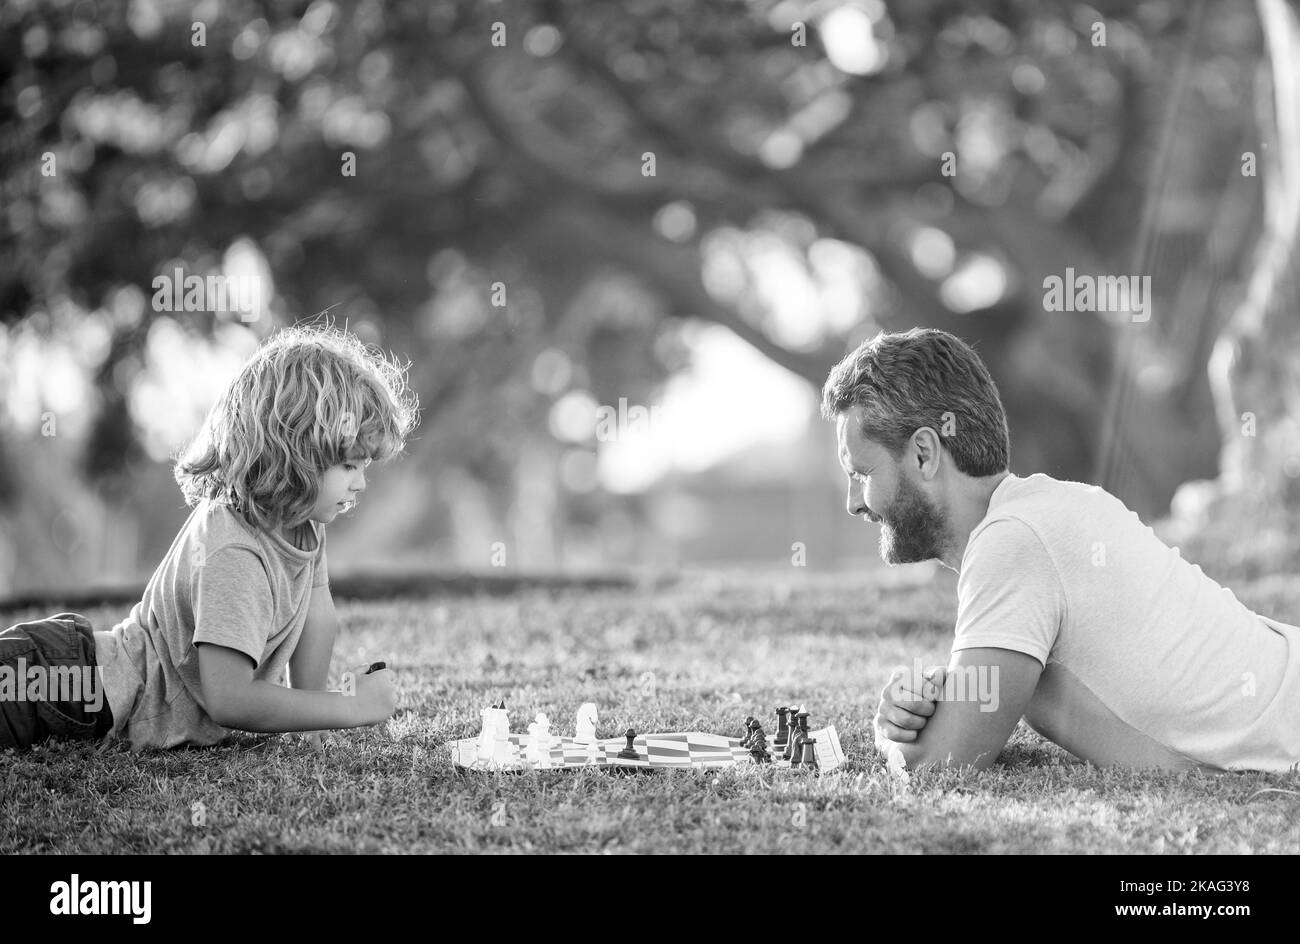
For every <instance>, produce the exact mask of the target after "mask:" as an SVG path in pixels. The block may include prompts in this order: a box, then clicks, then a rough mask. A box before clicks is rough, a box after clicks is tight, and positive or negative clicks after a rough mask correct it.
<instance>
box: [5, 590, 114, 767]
mask: <svg viewBox="0 0 1300 944" xmlns="http://www.w3.org/2000/svg"><path fill="white" fill-rule="evenodd" d="M112 729H113V712H112V711H111V710H109V707H108V695H107V693H106V692H105V690H104V680H103V678H102V677H101V675H100V673H99V671H98V670H97V666H96V663H95V633H94V630H92V629H91V627H90V621H89V620H87V619H86V618H85V617H84V616H79V615H77V614H76V613H60V614H58V615H57V616H51V617H49V618H48V619H43V620H34V621H32V622H30V623H18V624H17V625H14V626H10V627H9V628H8V629H6V630H4V631H3V632H0V750H4V749H5V748H8V747H16V748H26V747H30V746H31V745H32V744H35V743H36V742H38V741H44V740H45V739H46V738H52V737H57V738H72V739H80V740H85V739H88V738H95V739H98V738H101V737H103V736H104V735H105V734H107V733H108V732H109V731H111V730H112Z"/></svg>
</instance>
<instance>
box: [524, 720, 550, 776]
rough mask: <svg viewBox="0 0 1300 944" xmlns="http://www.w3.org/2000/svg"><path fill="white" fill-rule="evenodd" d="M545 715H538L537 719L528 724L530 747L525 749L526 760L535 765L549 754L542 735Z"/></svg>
mask: <svg viewBox="0 0 1300 944" xmlns="http://www.w3.org/2000/svg"><path fill="white" fill-rule="evenodd" d="M544 717H546V716H545V715H538V716H537V720H536V721H534V722H532V723H531V724H529V725H528V747H527V749H526V750H525V751H524V760H526V761H528V763H530V764H532V765H533V766H538V765H540V764H541V762H542V758H543V757H544V756H549V754H550V751H549V750H547V747H546V744H545V742H544V741H543V735H542V723H541V722H542V719H543V718H544Z"/></svg>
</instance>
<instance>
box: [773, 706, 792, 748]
mask: <svg viewBox="0 0 1300 944" xmlns="http://www.w3.org/2000/svg"><path fill="white" fill-rule="evenodd" d="M789 743H790V709H789V708H787V707H786V706H785V705H782V706H781V707H780V708H778V709H776V734H775V735H774V736H773V739H772V745H773V746H774V747H775V748H777V750H781V749H782V748H784V747H785V746H786V745H787V744H789Z"/></svg>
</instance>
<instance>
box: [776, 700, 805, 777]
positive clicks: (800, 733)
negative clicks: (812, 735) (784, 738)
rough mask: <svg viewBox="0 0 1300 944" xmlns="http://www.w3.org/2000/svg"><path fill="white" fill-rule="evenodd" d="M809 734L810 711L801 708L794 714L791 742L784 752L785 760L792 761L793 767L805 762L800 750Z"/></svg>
mask: <svg viewBox="0 0 1300 944" xmlns="http://www.w3.org/2000/svg"><path fill="white" fill-rule="evenodd" d="M807 736H808V712H806V711H804V710H803V709H802V708H800V709H799V710H798V711H796V712H795V714H794V724H793V726H792V727H791V728H790V743H789V744H787V745H786V746H785V753H784V754H782V755H781V756H782V758H783V759H784V760H788V761H789V762H790V766H791V767H798V766H799V764H800V763H802V762H803V754H802V753H801V751H800V744H802V743H803V739H804V738H806V737H807Z"/></svg>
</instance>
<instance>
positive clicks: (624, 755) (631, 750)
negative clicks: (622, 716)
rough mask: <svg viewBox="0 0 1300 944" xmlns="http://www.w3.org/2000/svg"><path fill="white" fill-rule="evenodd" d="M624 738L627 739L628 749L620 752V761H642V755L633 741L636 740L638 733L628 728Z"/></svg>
mask: <svg viewBox="0 0 1300 944" xmlns="http://www.w3.org/2000/svg"><path fill="white" fill-rule="evenodd" d="M623 737H625V738H627V747H625V748H623V749H622V750H621V751H619V752H618V756H619V759H620V760H640V758H641V755H640V754H638V753H637V752H636V747H635V746H634V745H633V743H632V742H633V741H635V740H636V732H635V731H633V730H632V729H631V728H628V729H627V730H626V731H624V732H623Z"/></svg>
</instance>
